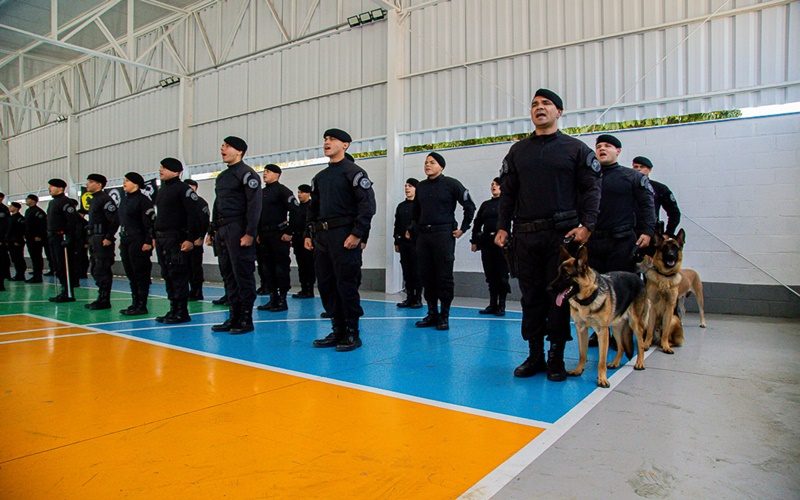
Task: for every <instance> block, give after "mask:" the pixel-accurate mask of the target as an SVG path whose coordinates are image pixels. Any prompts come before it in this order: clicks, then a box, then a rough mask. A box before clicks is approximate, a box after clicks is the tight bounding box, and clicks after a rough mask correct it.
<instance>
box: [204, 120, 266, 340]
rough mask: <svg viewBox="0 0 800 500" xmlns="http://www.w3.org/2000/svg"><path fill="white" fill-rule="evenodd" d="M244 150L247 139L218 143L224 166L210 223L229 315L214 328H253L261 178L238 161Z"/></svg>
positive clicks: (235, 330) (244, 330)
mask: <svg viewBox="0 0 800 500" xmlns="http://www.w3.org/2000/svg"><path fill="white" fill-rule="evenodd" d="M246 152H247V143H246V142H244V140H242V139H240V138H239V137H234V136H229V137H226V138H225V140H224V141H223V142H222V146H221V147H220V154H221V155H222V161H223V162H225V164H226V165H227V166H228V168H227V169H226V170H224V171H223V172H222V173H221V174H219V176H218V177H217V182H216V187H215V191H216V198H215V199H214V210H213V225H214V230H215V238H216V239H217V243H218V245H219V247H218V248H219V270H220V272H221V273H222V281H223V282H224V283H225V294H226V295H227V296H228V302H229V309H230V317H229V318H228V319H227V320H225V322H224V323H222V324H219V325H214V326H213V327H212V330H213V331H215V332H230V333H232V334H240V333H247V332H252V331H253V303H254V302H255V300H256V281H255V276H254V273H255V267H256V247H255V238H256V233H257V232H258V219H259V217H260V216H261V180H260V179H259V177H258V174H257V173H256V171H255V170H253V169H252V168H251V167H250V166H249V165H248V164H246V163H245V162H243V161H242V157H244V154H245V153H246Z"/></svg>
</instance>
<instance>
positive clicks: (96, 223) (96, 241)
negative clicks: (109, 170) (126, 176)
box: [84, 174, 119, 310]
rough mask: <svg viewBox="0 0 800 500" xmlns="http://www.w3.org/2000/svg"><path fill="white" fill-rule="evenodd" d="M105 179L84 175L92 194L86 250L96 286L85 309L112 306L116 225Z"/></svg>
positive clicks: (95, 175) (112, 201) (99, 176)
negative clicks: (95, 290) (87, 246)
mask: <svg viewBox="0 0 800 500" xmlns="http://www.w3.org/2000/svg"><path fill="white" fill-rule="evenodd" d="M106 182H107V181H106V178H105V176H103V175H100V174H89V175H88V176H87V177H86V190H87V191H89V192H90V193H92V201H91V203H90V205H89V225H88V228H87V230H88V232H89V251H90V254H91V261H92V266H91V269H92V277H93V278H94V282H95V284H96V285H97V288H98V289H99V291H98V296H97V300H96V301H94V302H90V303H89V304H86V305H85V306H84V307H85V308H86V309H91V310H98V309H111V284H112V282H113V280H114V276H113V274H112V273H111V266H113V265H114V242H115V241H116V234H117V229H118V228H119V216H118V214H117V204H116V203H114V200H112V199H111V196H109V195H108V193H106V192H105V191H103V188H105V187H106Z"/></svg>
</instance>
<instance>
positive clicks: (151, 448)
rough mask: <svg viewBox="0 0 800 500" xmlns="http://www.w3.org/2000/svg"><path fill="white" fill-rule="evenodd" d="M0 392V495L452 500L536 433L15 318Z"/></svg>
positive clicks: (7, 335) (8, 328)
mask: <svg viewBox="0 0 800 500" xmlns="http://www.w3.org/2000/svg"><path fill="white" fill-rule="evenodd" d="M29 330H34V331H29ZM15 332H16V333H15ZM12 340H14V341H15V342H7V341H12ZM0 387H2V398H0V433H2V434H1V435H2V438H1V440H0V442H1V443H2V446H0V492H2V494H0V496H1V497H2V498H36V499H40V498H82V499H85V498H111V497H115V498H116V497H134V498H220V497H232V498H251V497H252V498H261V497H281V498H284V497H296V498H301V497H302V498H309V497H325V498H356V497H357V498H375V497H395V498H396V497H402V498H408V497H414V498H452V497H455V496H458V495H459V494H460V493H462V492H464V491H465V490H467V489H468V488H469V487H470V486H472V485H473V484H475V483H476V482H478V481H479V480H480V479H481V478H482V477H484V476H485V475H486V474H488V473H489V472H490V471H492V470H493V469H494V468H496V467H497V466H498V465H500V464H501V463H502V462H503V461H504V460H506V459H507V458H508V457H510V456H511V455H513V454H514V453H516V452H517V451H518V450H520V449H521V448H522V447H523V446H525V445H526V444H528V443H529V442H530V441H531V440H532V439H533V438H535V437H536V436H537V435H539V434H540V433H541V432H542V429H540V428H537V427H533V426H528V425H522V424H517V423H511V422H507V421H501V420H496V419H492V418H487V417H482V416H477V415H472V414H466V413H462V412H458V411H453V410H449V409H444V408H440V407H436V406H430V405H426V404H421V403H415V402H411V401H407V400H403V399H398V398H394V397H390V396H385V395H380V394H376V393H372V392H366V391H362V390H358V389H353V388H349V387H343V386H341V385H334V384H329V383H325V382H321V381H317V380H310V379H306V378H300V377H296V376H291V375H286V374H282V373H277V372H273V371H269V370H266V369H263V368H259V367H254V366H246V365H243V364H238V363H233V362H229V361H224V360H220V359H217V358H214V357H207V356H201V355H197V354H191V353H187V352H183V351H180V350H175V349H170V348H166V347H162V346H156V345H152V344H148V343H144V342H140V341H136V340H130V339H127V338H122V337H117V336H113V335H109V334H104V333H97V332H96V331H93V330H91V329H88V328H83V327H76V326H71V325H67V324H63V323H59V322H57V321H48V320H44V319H38V318H34V317H31V316H27V315H10V316H2V317H0Z"/></svg>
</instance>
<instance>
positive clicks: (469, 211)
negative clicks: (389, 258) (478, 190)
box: [413, 151, 475, 330]
mask: <svg viewBox="0 0 800 500" xmlns="http://www.w3.org/2000/svg"><path fill="white" fill-rule="evenodd" d="M444 167H445V159H444V158H443V157H442V155H440V154H439V153H437V152H435V151H434V152H431V153H429V154H428V156H427V157H426V158H425V175H426V176H427V179H424V180H423V181H422V182H420V183H419V185H418V186H417V194H416V197H415V198H414V224H413V232H415V233H416V234H417V256H418V257H419V271H420V275H421V276H422V284H423V287H424V288H425V302H427V304H428V314H427V315H426V316H425V317H424V318H423V319H422V320H420V321H417V322H416V323H415V325H416V326H417V328H425V327H428V326H435V327H436V329H437V330H449V329H450V303H451V302H453V287H454V282H453V263H454V262H455V251H456V240H457V239H458V238H460V237H461V236H462V235H463V234H464V233H465V232H466V231H467V230H468V229H469V226H470V224H471V223H472V217H473V216H474V215H475V203H474V202H473V201H472V198H470V196H469V191H468V190H467V189H466V188H465V187H464V186H463V184H461V182H459V181H458V180H457V179H455V178H453V177H445V176H444V174H442V171H443V170H444ZM456 203H458V204H460V205H461V206H462V208H463V209H464V218H463V220H462V221H461V227H459V226H458V224H457V223H456V217H455V209H456ZM439 303H441V309H439Z"/></svg>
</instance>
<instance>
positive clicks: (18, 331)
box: [0, 325, 75, 335]
mask: <svg viewBox="0 0 800 500" xmlns="http://www.w3.org/2000/svg"><path fill="white" fill-rule="evenodd" d="M63 328H75V327H74V326H72V325H65V326H43V327H41V328H32V329H30V330H17V331H15V332H2V333H0V335H15V334H17V333H30V332H41V331H42V330H60V329H63Z"/></svg>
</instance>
